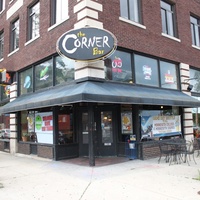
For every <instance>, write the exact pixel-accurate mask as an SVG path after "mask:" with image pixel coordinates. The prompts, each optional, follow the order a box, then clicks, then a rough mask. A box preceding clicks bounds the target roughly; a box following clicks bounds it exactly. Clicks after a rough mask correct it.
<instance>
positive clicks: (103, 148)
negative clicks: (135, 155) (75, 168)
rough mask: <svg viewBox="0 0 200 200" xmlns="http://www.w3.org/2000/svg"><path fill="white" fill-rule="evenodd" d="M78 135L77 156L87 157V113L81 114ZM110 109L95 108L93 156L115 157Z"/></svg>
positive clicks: (113, 129) (114, 137)
mask: <svg viewBox="0 0 200 200" xmlns="http://www.w3.org/2000/svg"><path fill="white" fill-rule="evenodd" d="M79 114H81V122H82V123H81V125H80V134H79V155H80V156H88V155H89V151H88V149H89V146H88V145H89V135H88V134H89V131H88V112H87V111H83V112H81V113H79ZM113 116H114V114H113V110H112V109H105V108H104V109H103V108H96V109H95V114H94V153H95V156H115V155H116V154H117V153H116V134H115V133H116V132H117V131H115V126H114V124H116V123H114V117H113Z"/></svg>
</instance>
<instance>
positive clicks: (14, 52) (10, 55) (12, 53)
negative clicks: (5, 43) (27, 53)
mask: <svg viewBox="0 0 200 200" xmlns="http://www.w3.org/2000/svg"><path fill="white" fill-rule="evenodd" d="M17 51H19V48H17V49H15V50H14V51H12V52H11V53H9V54H8V57H9V56H11V55H13V54H14V53H16V52H17Z"/></svg>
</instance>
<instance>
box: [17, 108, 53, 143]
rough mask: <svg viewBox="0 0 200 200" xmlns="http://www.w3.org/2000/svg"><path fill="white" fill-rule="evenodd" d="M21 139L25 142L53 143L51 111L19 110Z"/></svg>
mask: <svg viewBox="0 0 200 200" xmlns="http://www.w3.org/2000/svg"><path fill="white" fill-rule="evenodd" d="M20 128H21V139H22V140H23V141H24V142H26V141H30V142H38V143H44V144H53V113H52V112H36V111H35V112H34V111H30V112H27V111H23V112H21V127H20Z"/></svg>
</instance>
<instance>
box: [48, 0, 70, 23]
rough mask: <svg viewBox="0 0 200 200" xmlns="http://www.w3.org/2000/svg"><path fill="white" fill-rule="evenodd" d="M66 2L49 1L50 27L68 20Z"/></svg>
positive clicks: (66, 0)
mask: <svg viewBox="0 0 200 200" xmlns="http://www.w3.org/2000/svg"><path fill="white" fill-rule="evenodd" d="M68 17H69V16H68V0H51V25H53V24H58V23H60V22H62V21H64V20H66V19H67V18H68Z"/></svg>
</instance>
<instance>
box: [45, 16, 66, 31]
mask: <svg viewBox="0 0 200 200" xmlns="http://www.w3.org/2000/svg"><path fill="white" fill-rule="evenodd" d="M68 19H69V17H67V18H66V19H64V20H62V21H60V22H58V23H56V24H53V25H52V26H51V27H49V28H48V31H51V30H52V29H54V28H56V27H57V26H59V25H60V24H62V23H64V22H65V21H67V20H68Z"/></svg>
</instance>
